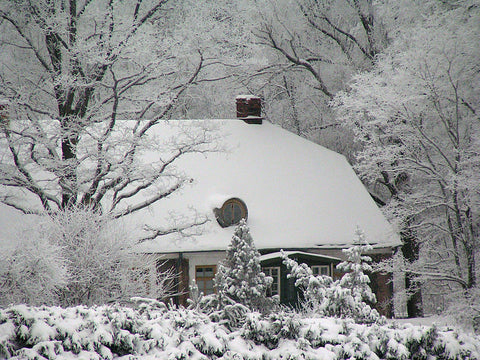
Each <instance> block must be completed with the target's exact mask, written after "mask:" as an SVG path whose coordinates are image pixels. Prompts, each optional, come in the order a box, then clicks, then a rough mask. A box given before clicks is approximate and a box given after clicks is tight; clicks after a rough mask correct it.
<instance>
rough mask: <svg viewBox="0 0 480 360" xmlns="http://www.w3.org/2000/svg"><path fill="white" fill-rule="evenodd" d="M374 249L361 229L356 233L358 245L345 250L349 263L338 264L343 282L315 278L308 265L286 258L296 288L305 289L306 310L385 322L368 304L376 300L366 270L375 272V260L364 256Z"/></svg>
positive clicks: (319, 313) (362, 320) (285, 261)
mask: <svg viewBox="0 0 480 360" xmlns="http://www.w3.org/2000/svg"><path fill="white" fill-rule="evenodd" d="M368 250H371V246H370V245H368V244H367V243H366V242H365V237H364V235H363V232H362V231H361V230H360V229H357V230H356V232H355V239H354V245H353V246H351V247H350V248H348V249H344V250H343V252H344V253H345V255H346V257H347V260H346V261H344V262H341V263H340V264H338V265H337V268H338V269H339V270H342V271H344V272H346V273H345V274H344V275H343V277H342V278H341V279H340V280H337V281H333V279H332V278H331V277H329V276H325V275H313V273H312V270H311V269H310V268H309V267H308V266H307V265H305V264H298V263H297V262H296V261H295V260H292V259H289V258H288V257H287V256H285V255H283V263H284V264H285V266H286V267H287V269H288V270H289V271H290V274H289V275H288V276H289V277H292V278H294V279H295V286H296V287H298V288H299V289H301V290H302V292H303V295H304V301H303V303H302V306H303V309H304V311H306V312H307V313H315V314H318V315H322V316H333V317H340V318H352V319H354V320H355V321H357V322H361V323H373V322H377V321H381V320H382V318H381V317H380V315H379V313H378V312H377V311H376V310H375V309H372V308H371V307H370V305H368V304H367V303H366V301H368V302H370V303H374V302H375V301H376V298H375V295H374V294H373V292H372V290H371V288H370V286H369V283H370V279H369V277H368V275H366V274H365V273H364V271H371V270H372V268H371V266H370V265H369V264H368V262H370V261H371V258H370V257H368V256H364V255H363V253H364V252H365V251H368Z"/></svg>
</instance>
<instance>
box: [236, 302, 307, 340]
mask: <svg viewBox="0 0 480 360" xmlns="http://www.w3.org/2000/svg"><path fill="white" fill-rule="evenodd" d="M300 327H301V321H300V319H299V316H298V314H297V313H295V312H294V311H288V310H283V311H280V312H274V313H271V314H268V315H265V316H264V315H262V314H260V313H255V312H254V313H249V314H248V315H247V317H246V321H245V324H244V326H243V327H242V336H243V337H244V338H246V339H248V340H253V341H254V342H255V343H256V344H257V345H260V344H261V345H264V346H266V347H267V348H269V349H274V348H276V347H277V346H278V344H279V342H280V341H281V340H284V339H298V335H299V331H300Z"/></svg>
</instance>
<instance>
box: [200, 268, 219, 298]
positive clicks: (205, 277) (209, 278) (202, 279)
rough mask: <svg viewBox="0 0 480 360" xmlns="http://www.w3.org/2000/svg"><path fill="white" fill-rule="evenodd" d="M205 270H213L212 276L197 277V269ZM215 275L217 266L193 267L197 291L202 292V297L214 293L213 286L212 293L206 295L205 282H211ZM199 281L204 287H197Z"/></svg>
mask: <svg viewBox="0 0 480 360" xmlns="http://www.w3.org/2000/svg"><path fill="white" fill-rule="evenodd" d="M205 268H212V269H213V275H212V276H211V277H210V276H201V277H197V271H198V269H205ZM216 274H217V265H196V266H195V283H196V284H197V287H198V291H199V292H203V295H210V294H214V293H216V289H215V286H213V290H212V292H209V293H207V288H206V281H210V280H211V281H212V282H213V280H214V279H215V275H216ZM199 279H200V280H199ZM199 281H202V282H204V283H203V284H204V285H203V286H202V287H200V286H199Z"/></svg>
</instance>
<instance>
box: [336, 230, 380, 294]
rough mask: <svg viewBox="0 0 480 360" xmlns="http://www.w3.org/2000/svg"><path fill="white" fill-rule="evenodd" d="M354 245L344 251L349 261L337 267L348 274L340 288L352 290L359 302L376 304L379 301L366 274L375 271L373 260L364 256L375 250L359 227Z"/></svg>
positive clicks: (341, 281) (341, 282) (343, 278)
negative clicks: (372, 264) (371, 263)
mask: <svg viewBox="0 0 480 360" xmlns="http://www.w3.org/2000/svg"><path fill="white" fill-rule="evenodd" d="M353 244H354V245H353V246H351V247H349V248H348V249H343V250H342V252H343V253H344V254H345V256H346V257H347V260H346V261H343V262H341V263H340V264H338V265H337V269H339V270H341V271H343V272H345V273H346V274H345V275H344V276H343V277H342V279H341V280H340V286H342V287H343V288H347V289H351V291H352V296H354V297H355V300H356V301H358V302H362V301H368V302H370V303H375V302H376V301H377V299H376V297H375V294H374V293H373V292H372V289H371V288H370V285H369V284H370V278H369V277H368V275H366V274H365V272H371V271H372V270H373V269H372V266H371V265H370V264H369V263H370V262H371V261H372V258H371V257H370V256H366V255H363V254H365V253H366V252H367V251H370V250H372V249H373V248H372V246H371V245H370V244H368V243H367V241H366V239H365V234H364V232H363V231H362V229H360V228H359V227H357V229H356V230H355V238H354V240H353Z"/></svg>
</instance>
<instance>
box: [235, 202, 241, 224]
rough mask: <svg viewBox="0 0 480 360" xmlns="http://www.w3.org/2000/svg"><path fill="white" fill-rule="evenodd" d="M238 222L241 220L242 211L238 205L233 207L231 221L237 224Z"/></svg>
mask: <svg viewBox="0 0 480 360" xmlns="http://www.w3.org/2000/svg"><path fill="white" fill-rule="evenodd" d="M240 220H242V209H241V208H240V206H239V205H238V204H234V205H233V221H234V222H235V223H237V222H239V221H240Z"/></svg>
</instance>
